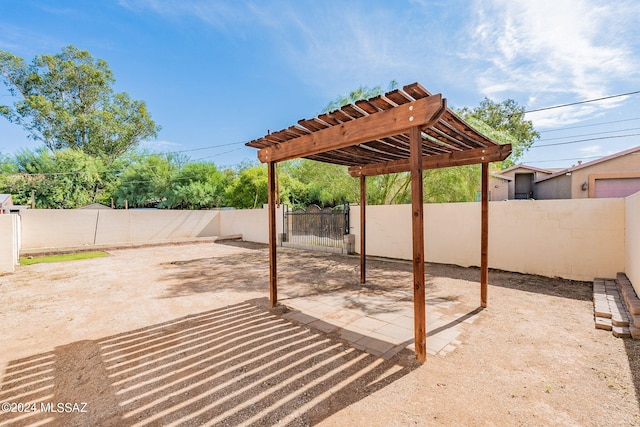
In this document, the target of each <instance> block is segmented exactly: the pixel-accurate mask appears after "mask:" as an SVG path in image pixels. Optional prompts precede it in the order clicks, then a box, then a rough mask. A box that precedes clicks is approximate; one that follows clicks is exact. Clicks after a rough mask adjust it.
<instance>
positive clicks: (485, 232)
mask: <svg viewBox="0 0 640 427" xmlns="http://www.w3.org/2000/svg"><path fill="white" fill-rule="evenodd" d="M481 203H482V221H481V222H482V225H481V228H482V229H481V237H480V306H481V307H483V308H486V307H487V285H488V282H489V163H483V164H482V202H481Z"/></svg>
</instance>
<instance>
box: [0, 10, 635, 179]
mask: <svg viewBox="0 0 640 427" xmlns="http://www.w3.org/2000/svg"><path fill="white" fill-rule="evenodd" d="M638 28H640V2H639V1H637V0H636V1H627V0H617V1H615V2H611V1H609V0H605V1H597V0H584V1H579V0H573V1H571V0H536V1H535V2H534V1H529V0H478V1H473V0H469V1H466V0H448V1H445V0H442V1H438V0H434V1H429V0H412V1H399V0H396V1H372V0H362V1H358V0H354V1H348V2H347V1H331V0H328V1H302V0H301V1H266V0H265V1H243V0H232V1H223V0H220V1H212V0H181V1H178V0H175V1H170V0H95V1H84V0H76V1H66V0H59V1H55V2H52V1H44V0H42V1H34V0H0V49H2V50H7V51H9V52H11V53H14V54H16V55H18V56H21V57H23V58H25V59H26V60H27V61H28V62H30V61H31V60H32V59H33V57H34V56H35V55H37V54H43V53H52V54H54V53H58V52H60V50H61V49H62V47H63V46H66V45H69V44H72V45H75V46H76V47H78V48H80V49H86V50H88V51H89V52H91V54H92V55H93V56H94V57H96V58H102V59H104V60H106V61H107V62H108V63H109V65H110V67H111V69H112V71H113V72H114V74H115V77H116V80H117V81H116V85H115V89H116V91H126V92H128V93H129V94H130V95H131V96H132V98H134V99H140V100H144V101H145V102H146V103H147V106H148V108H149V111H150V112H151V114H152V117H153V118H154V120H155V121H156V122H157V123H158V124H159V125H161V126H162V131H161V132H160V133H159V135H158V138H157V140H154V141H145V142H144V143H143V146H144V147H147V148H149V149H150V150H153V151H157V152H167V151H185V154H187V155H189V156H190V157H191V158H192V159H194V160H199V159H204V160H208V161H214V162H215V163H216V164H217V165H220V166H231V165H236V164H239V163H240V162H242V161H245V160H249V161H256V159H257V157H256V151H255V150H254V149H251V148H247V147H244V145H243V144H242V142H246V141H248V140H252V139H255V138H258V137H261V136H263V135H264V134H265V133H266V132H267V130H271V131H275V130H279V129H282V128H285V127H288V126H290V125H292V124H294V123H296V122H297V120H299V119H302V118H310V117H313V116H315V115H316V114H318V113H319V112H320V111H321V110H322V109H323V108H324V106H325V105H326V104H327V103H328V102H329V101H331V100H332V99H333V98H335V97H336V96H337V95H340V94H346V93H348V92H349V91H350V90H352V89H355V88H357V87H358V86H360V85H367V86H376V85H381V86H382V87H384V88H386V86H387V85H388V83H389V82H390V81H391V80H396V81H397V82H398V83H399V84H400V86H402V85H404V84H408V83H411V82H414V81H418V82H420V83H421V84H422V85H423V86H424V87H426V88H427V89H428V90H429V91H431V92H433V93H442V94H443V96H444V97H446V98H447V100H448V105H449V106H453V107H463V106H470V107H474V106H477V105H478V104H479V102H480V101H481V100H482V99H483V97H485V96H487V97H489V98H490V99H492V100H495V101H502V100H504V99H508V98H510V99H514V100H516V101H517V102H518V103H519V104H520V105H522V106H525V107H526V108H527V110H530V109H538V108H543V107H548V106H552V105H558V104H565V103H571V102H577V101H583V100H588V99H593V98H599V97H604V96H608V95H615V94H620V93H628V92H633V91H638V90H640V37H638V34H639V32H638V31H639V30H638ZM8 101H10V98H9V97H8V95H7V91H6V88H5V87H3V86H2V87H0V102H1V103H8ZM527 118H529V119H530V120H532V121H533V122H534V125H535V126H536V128H537V129H538V130H539V131H540V132H541V136H542V137H541V139H540V141H538V142H537V143H536V144H535V148H533V149H531V150H530V151H529V152H528V153H527V154H526V155H525V157H524V158H523V159H522V161H523V162H525V163H530V164H532V165H534V166H537V167H564V166H571V165H572V164H574V163H576V161H577V160H584V161H589V160H592V159H594V158H596V157H598V156H603V155H608V154H612V153H615V152H617V151H621V150H624V149H627V148H631V147H635V146H639V145H640V135H639V134H640V94H636V95H630V96H627V97H617V98H612V99H609V100H606V101H601V102H593V103H586V104H579V105H576V106H572V107H567V108H558V109H552V110H545V111H541V112H535V113H531V114H528V116H527ZM567 128H569V129H567ZM633 134H636V135H634V136H626V137H620V136H622V135H633ZM584 139H586V140H587V141H582V142H575V143H574V142H572V141H577V140H584ZM557 143H562V144H560V145H552V146H547V147H544V146H543V145H547V144H557ZM38 145H39V144H38V143H37V142H33V141H30V140H28V139H27V137H26V133H24V132H23V131H22V130H21V128H19V127H18V126H17V125H12V124H9V123H8V122H7V121H6V120H5V119H3V118H0V152H1V153H3V154H13V153H15V152H17V151H18V150H20V149H21V148H33V147H36V146H38ZM188 150H189V151H188Z"/></svg>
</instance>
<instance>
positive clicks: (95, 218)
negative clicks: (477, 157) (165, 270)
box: [0, 193, 640, 293]
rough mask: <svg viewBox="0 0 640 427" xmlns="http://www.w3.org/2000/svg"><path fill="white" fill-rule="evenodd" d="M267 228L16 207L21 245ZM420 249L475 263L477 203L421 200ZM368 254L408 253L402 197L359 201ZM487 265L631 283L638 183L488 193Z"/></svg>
mask: <svg viewBox="0 0 640 427" xmlns="http://www.w3.org/2000/svg"><path fill="white" fill-rule="evenodd" d="M10 216H12V215H5V217H10ZM0 219H2V216H0ZM359 219H360V211H359V207H358V206H352V207H351V230H352V233H353V234H355V235H356V251H357V252H359V251H360V247H359V245H360V239H359V235H360V223H359ZM7 221H8V220H6V219H5V220H4V221H3V222H2V223H0V227H1V228H0V239H1V241H2V243H0V246H1V248H0V250H7V251H8V252H7V253H10V250H8V249H4V248H5V247H8V244H7V243H6V242H5V240H6V236H7V235H8V234H7V233H9V231H7V230H8V229H9V228H10V227H9V225H7V224H8V223H7ZM625 224H626V225H625ZM276 226H277V232H278V233H281V232H282V210H281V209H278V211H277V213H276ZM18 229H19V227H18ZM268 230H269V228H268V210H267V209H266V208H264V207H263V208H262V209H247V210H206V211H167V210H153V211H151V210H149V211H146V210H84V209H79V210H42V209H36V210H26V211H22V249H23V250H25V251H27V250H30V249H48V248H51V249H55V248H71V247H91V246H92V245H106V246H108V245H118V244H136V243H152V242H161V241H166V240H174V239H190V238H197V237H213V236H229V235H237V234H241V235H242V236H243V239H244V240H246V241H251V242H258V243H267V242H268V239H269V237H268ZM18 240H19V239H18ZM425 251H426V260H427V261H429V262H437V263H446V264H457V265H461V266H477V265H479V264H480V203H451V204H426V205H425ZM4 253H5V252H0V254H1V255H0V262H3V263H8V261H5V260H6V259H8V258H7V257H6V256H5V255H4ZM367 254H368V255H375V256H382V257H389V258H399V259H411V206H410V205H385V206H368V207H367ZM489 266H490V267H491V268H497V269H501V270H507V271H516V272H521V273H528V274H539V275H543V276H549V277H555V276H558V277H563V278H567V279H574V280H592V279H593V278H595V277H612V278H613V277H615V275H616V273H617V272H620V271H625V272H626V273H627V275H628V276H629V279H630V280H631V281H632V283H634V285H635V286H636V288H640V193H638V194H635V195H633V196H630V197H628V198H627V199H583V200H538V201H532V200H525V201H519V200H517V201H516V200H514V201H503V202H491V203H490V204H489ZM0 271H2V270H0ZM639 293H640V292H639Z"/></svg>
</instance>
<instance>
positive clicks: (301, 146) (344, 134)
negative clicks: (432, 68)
mask: <svg viewBox="0 0 640 427" xmlns="http://www.w3.org/2000/svg"><path fill="white" fill-rule="evenodd" d="M445 108H446V104H445V103H444V102H443V99H442V95H439V94H438V95H432V96H428V97H426V98H421V99H418V100H416V101H413V102H409V103H406V104H403V105H399V106H397V107H395V108H393V109H390V110H386V111H381V112H379V113H376V114H371V115H369V116H364V117H360V118H358V119H356V120H352V121H349V122H346V123H341V124H339V125H336V126H332V127H329V128H325V129H321V130H318V131H315V132H312V133H309V134H307V135H302V136H299V137H297V138H295V139H292V140H289V141H286V142H282V143H279V144H276V145H274V146H271V147H265V148H263V149H261V150H260V151H258V159H260V161H261V162H263V163H266V162H282V161H284V160H291V159H297V158H298V157H307V156H312V155H314V154H319V153H324V152H326V151H331V150H338V149H340V148H346V147H351V146H353V145H357V144H360V143H364V142H368V141H372V140H377V139H382V138H386V137H389V136H394V135H397V134H399V133H402V132H404V131H407V130H408V129H410V128H412V127H414V126H424V125H426V124H429V123H431V122H432V121H433V120H434V118H436V117H438V114H442V113H443V112H444V109H445Z"/></svg>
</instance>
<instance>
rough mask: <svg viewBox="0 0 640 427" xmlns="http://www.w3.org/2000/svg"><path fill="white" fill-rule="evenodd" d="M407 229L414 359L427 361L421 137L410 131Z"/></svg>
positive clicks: (414, 129) (421, 361) (415, 128)
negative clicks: (409, 199)
mask: <svg viewBox="0 0 640 427" xmlns="http://www.w3.org/2000/svg"><path fill="white" fill-rule="evenodd" d="M410 139H411V141H410V144H411V157H410V162H411V229H412V233H411V235H412V243H413V325H414V328H413V331H414V338H415V347H416V359H417V360H418V362H419V363H424V362H425V360H427V320H426V299H425V293H424V285H425V283H424V199H423V194H422V192H423V189H422V136H421V131H420V128H419V127H417V126H416V127H413V128H411V133H410Z"/></svg>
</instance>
